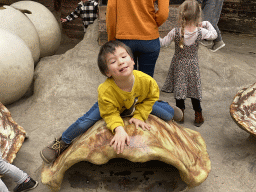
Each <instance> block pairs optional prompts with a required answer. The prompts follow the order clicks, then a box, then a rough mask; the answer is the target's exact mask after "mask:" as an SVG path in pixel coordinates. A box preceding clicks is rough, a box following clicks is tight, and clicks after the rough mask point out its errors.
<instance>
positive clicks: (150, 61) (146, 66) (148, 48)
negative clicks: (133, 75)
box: [137, 38, 160, 77]
mask: <svg viewBox="0 0 256 192" xmlns="http://www.w3.org/2000/svg"><path fill="white" fill-rule="evenodd" d="M137 42H138V43H137V46H138V47H137V50H138V52H139V55H138V67H139V70H140V71H142V72H144V73H146V74H148V75H150V76H151V77H153V75H154V70H155V65H156V61H157V59H158V56H159V53H160V41H159V39H158V38H157V39H154V40H138V41H137Z"/></svg>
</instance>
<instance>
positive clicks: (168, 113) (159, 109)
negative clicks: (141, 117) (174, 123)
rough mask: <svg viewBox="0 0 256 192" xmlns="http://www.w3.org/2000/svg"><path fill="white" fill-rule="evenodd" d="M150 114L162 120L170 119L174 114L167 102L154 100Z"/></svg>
mask: <svg viewBox="0 0 256 192" xmlns="http://www.w3.org/2000/svg"><path fill="white" fill-rule="evenodd" d="M151 114H152V115H155V116H157V117H159V118H161V119H163V120H164V121H170V120H171V119H172V118H173V116H174V110H173V108H172V107H171V106H170V105H169V104H168V103H167V102H164V101H156V102H155V104H154V105H153V108H152V112H151Z"/></svg>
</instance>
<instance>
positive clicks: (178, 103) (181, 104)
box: [175, 99, 185, 123]
mask: <svg viewBox="0 0 256 192" xmlns="http://www.w3.org/2000/svg"><path fill="white" fill-rule="evenodd" d="M175 100H176V106H177V107H178V108H180V109H181V111H182V114H183V118H182V119H181V120H180V121H179V123H184V110H185V100H184V99H175Z"/></svg>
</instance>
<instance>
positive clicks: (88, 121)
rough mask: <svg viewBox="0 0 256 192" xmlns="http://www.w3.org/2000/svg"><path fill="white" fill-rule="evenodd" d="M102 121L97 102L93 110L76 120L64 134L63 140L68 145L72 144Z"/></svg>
mask: <svg viewBox="0 0 256 192" xmlns="http://www.w3.org/2000/svg"><path fill="white" fill-rule="evenodd" d="M100 119H101V116H100V111H99V106H98V102H96V103H95V104H94V105H93V106H92V108H91V109H90V110H89V111H88V112H87V113H86V114H84V115H83V116H82V117H80V118H79V119H77V120H76V122H75V123H73V124H72V125H71V126H70V127H69V128H68V129H66V131H64V132H63V133H62V137H61V139H62V140H63V141H64V142H65V143H66V144H70V143H71V142H72V140H73V139H75V138H76V137H77V136H79V135H80V134H82V133H84V132H85V131H87V130H88V129H89V128H90V127H91V126H93V125H94V124H95V123H96V122H97V121H99V120H100Z"/></svg>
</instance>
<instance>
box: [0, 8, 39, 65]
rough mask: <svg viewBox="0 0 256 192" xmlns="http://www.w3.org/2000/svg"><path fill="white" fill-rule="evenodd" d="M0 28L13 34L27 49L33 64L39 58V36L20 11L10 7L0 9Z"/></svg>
mask: <svg viewBox="0 0 256 192" xmlns="http://www.w3.org/2000/svg"><path fill="white" fill-rule="evenodd" d="M0 21H1V22H0V28H2V29H6V30H7V31H10V32H13V33H15V34H16V35H17V36H19V37H20V38H21V39H22V40H23V41H24V42H25V43H26V44H27V46H28V47H29V49H30V51H31V53H32V56H33V59H34V62H35V63H36V62H38V60H39V57H40V47H39V36H38V33H37V31H36V28H35V26H34V24H33V23H32V22H31V21H30V20H29V19H28V18H27V17H26V15H24V14H23V13H21V12H20V11H18V10H16V9H14V8H13V7H10V6H3V7H2V8H1V9H0Z"/></svg>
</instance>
